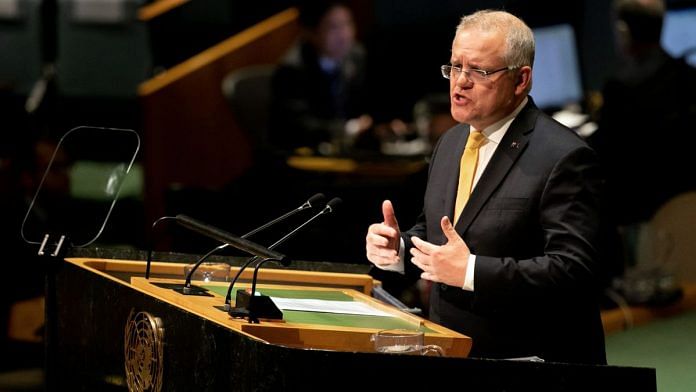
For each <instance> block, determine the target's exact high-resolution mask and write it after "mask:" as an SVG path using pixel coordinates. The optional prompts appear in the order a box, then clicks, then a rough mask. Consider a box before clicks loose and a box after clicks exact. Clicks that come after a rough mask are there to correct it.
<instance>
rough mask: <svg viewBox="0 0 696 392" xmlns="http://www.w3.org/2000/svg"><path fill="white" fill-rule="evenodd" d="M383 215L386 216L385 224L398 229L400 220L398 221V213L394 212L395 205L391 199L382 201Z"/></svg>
mask: <svg viewBox="0 0 696 392" xmlns="http://www.w3.org/2000/svg"><path fill="white" fill-rule="evenodd" d="M382 216H383V217H384V224H385V225H387V226H389V227H393V228H394V229H397V230H398V229H399V222H397V221H396V214H395V213H394V206H393V205H392V203H391V201H389V200H385V201H384V202H383V203H382Z"/></svg>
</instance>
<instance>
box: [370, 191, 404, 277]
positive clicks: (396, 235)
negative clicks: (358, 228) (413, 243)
mask: <svg viewBox="0 0 696 392" xmlns="http://www.w3.org/2000/svg"><path fill="white" fill-rule="evenodd" d="M382 216H383V218H384V221H383V222H382V223H375V224H373V225H370V227H369V228H368V229H367V236H366V237H365V243H366V246H365V249H366V251H367V259H368V260H370V262H371V263H372V264H375V265H377V266H378V267H386V266H389V265H393V264H396V263H398V262H399V246H400V243H401V242H400V239H401V231H400V230H399V223H398V222H397V221H396V216H395V215H394V207H393V206H392V203H391V202H390V201H389V200H385V201H384V202H383V203H382Z"/></svg>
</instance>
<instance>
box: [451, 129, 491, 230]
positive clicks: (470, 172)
mask: <svg viewBox="0 0 696 392" xmlns="http://www.w3.org/2000/svg"><path fill="white" fill-rule="evenodd" d="M485 140H486V137H485V136H483V133H481V131H474V130H472V131H471V132H469V139H467V141H466V148H465V149H464V153H463V154H462V159H461V161H460V162H459V187H458V188H457V200H456V202H455V204H454V223H457V221H458V220H459V216H460V215H461V214H462V210H464V206H465V205H466V202H467V201H468V200H469V195H470V194H471V185H472V184H473V183H474V175H475V174H476V166H477V165H478V155H479V154H478V153H479V147H481V144H483V142H484V141H485Z"/></svg>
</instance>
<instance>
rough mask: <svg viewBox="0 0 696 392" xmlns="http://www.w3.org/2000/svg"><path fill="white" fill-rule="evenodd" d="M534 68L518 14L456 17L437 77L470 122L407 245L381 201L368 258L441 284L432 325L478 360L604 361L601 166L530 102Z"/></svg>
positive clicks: (445, 142) (452, 144)
mask: <svg viewBox="0 0 696 392" xmlns="http://www.w3.org/2000/svg"><path fill="white" fill-rule="evenodd" d="M533 60H534V37H533V35H532V32H531V30H530V29H529V27H527V26H526V25H525V24H524V22H522V21H521V20H519V19H518V18H516V17H515V16H513V15H511V14H508V13H505V12H499V11H480V12H477V13H475V14H472V15H470V16H466V17H464V18H462V21H461V23H460V25H459V26H458V28H457V32H456V34H455V38H454V41H453V43H452V53H451V60H450V62H451V64H450V65H449V66H443V76H445V77H446V78H448V79H450V101H451V112H452V116H453V117H454V118H455V119H456V120H457V121H459V122H460V123H462V124H460V125H457V126H455V127H454V128H452V129H450V130H449V131H448V132H447V133H446V134H445V135H443V136H442V138H441V139H440V142H439V144H438V145H437V147H436V149H435V151H434V153H433V156H432V162H431V166H430V173H429V177H428V185H427V189H426V193H425V197H424V208H423V212H422V214H421V216H420V217H419V219H418V222H417V223H416V225H415V226H414V227H412V228H411V229H410V230H409V231H407V232H405V233H401V232H400V230H399V227H398V223H397V220H396V217H395V216H394V209H393V206H392V205H391V202H389V201H385V202H384V203H383V206H382V212H383V215H384V222H382V223H379V224H374V225H371V226H370V228H369V229H368V233H367V237H366V241H367V246H366V248H367V257H368V259H369V260H370V261H371V262H372V263H374V264H375V265H377V266H378V267H380V268H382V269H391V270H400V269H401V271H403V272H404V273H405V274H406V275H411V276H413V275H416V276H418V275H419V274H420V277H421V278H422V279H426V280H430V281H432V282H434V284H433V285H432V291H431V295H430V318H431V319H432V320H433V321H435V322H438V323H441V324H443V325H445V326H446V327H449V328H452V329H454V330H457V331H460V332H461V333H463V334H466V335H468V336H470V337H471V338H472V341H473V346H472V351H471V353H470V356H473V357H489V358H508V357H523V356H534V355H536V356H539V357H541V358H543V359H545V360H546V361H566V362H584V363H606V359H605V352H604V335H603V331H602V325H601V319H600V315H599V309H598V306H597V303H596V296H595V290H596V280H597V278H596V277H597V274H598V271H597V270H598V267H599V255H598V253H599V249H598V245H597V243H598V238H597V237H598V233H599V226H600V213H599V210H600V207H599V204H600V203H599V199H600V197H599V186H600V182H601V181H600V176H599V172H598V166H597V163H596V157H595V154H594V152H593V151H592V150H591V149H590V148H589V147H588V146H587V145H586V144H585V143H584V142H583V141H582V140H581V139H580V138H579V137H578V136H576V135H575V134H574V133H573V132H572V131H571V130H569V129H567V128H565V127H564V126H562V125H560V124H559V123H557V122H555V121H554V120H552V119H551V118H549V117H548V116H547V115H545V114H544V113H542V112H541V111H540V110H539V109H538V108H537V107H536V106H535V105H534V102H533V101H532V99H531V97H528V93H529V91H530V89H531V87H532V64H533ZM475 132H482V133H483V136H485V138H484V141H483V144H482V145H481V148H480V150H479V156H478V161H477V162H476V164H475V170H474V173H475V174H476V176H475V177H474V180H473V189H472V191H471V195H470V197H469V199H468V201H467V202H466V204H465V205H464V208H463V209H462V210H461V216H460V217H459V219H458V220H456V221H455V225H454V227H453V226H452V223H451V222H452V221H453V217H454V216H458V215H459V213H460V212H459V211H455V204H456V203H455V200H456V198H457V193H458V192H459V193H460V196H462V192H467V193H468V190H466V189H465V190H459V191H458V187H461V186H460V185H458V184H459V182H460V179H459V175H460V173H459V172H460V170H459V169H458V168H459V166H460V159H461V157H462V154H463V151H464V148H465V145H466V144H467V139H468V138H469V134H470V133H471V134H472V136H474V135H475ZM464 169H467V167H465V168H464ZM468 169H471V168H470V167H469V168H468ZM465 171H466V170H465ZM407 251H408V252H409V253H410V256H409V257H406V256H405V254H407V253H406V252H407ZM405 259H406V261H405V262H404V260H405ZM404 269H405V271H404Z"/></svg>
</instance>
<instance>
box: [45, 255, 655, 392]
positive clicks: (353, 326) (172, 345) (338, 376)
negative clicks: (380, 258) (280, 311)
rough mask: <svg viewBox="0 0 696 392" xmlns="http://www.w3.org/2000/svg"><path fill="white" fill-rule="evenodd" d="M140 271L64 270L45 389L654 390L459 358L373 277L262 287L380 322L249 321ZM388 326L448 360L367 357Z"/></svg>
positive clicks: (569, 372)
mask: <svg viewBox="0 0 696 392" xmlns="http://www.w3.org/2000/svg"><path fill="white" fill-rule="evenodd" d="M144 270H145V263H144V262H135V261H122V260H109V259H96V258H95V259H92V258H67V259H65V260H64V261H63V262H62V263H61V264H60V266H59V267H58V268H57V271H56V272H55V274H54V275H53V276H52V277H51V278H50V280H49V284H48V287H49V288H50V289H51V290H52V292H50V293H49V295H50V296H51V298H50V299H49V301H50V302H51V303H52V305H51V306H50V308H51V309H53V310H52V311H51V312H49V314H48V317H49V320H48V324H47V326H48V328H49V329H50V330H49V331H48V334H47V336H48V337H49V338H50V339H48V342H47V349H48V352H47V356H48V369H47V373H48V376H49V377H48V388H49V389H55V390H76V389H77V390H112V389H113V390H125V389H131V390H145V391H155V390H163V391H192V390H196V391H203V390H215V391H218V390H230V391H258V390H260V391H286V390H351V389H361V390H373V389H377V388H379V389H382V388H389V390H415V389H416V388H422V387H423V388H424V387H430V388H444V387H454V386H460V387H462V388H466V389H467V390H487V391H503V390H505V391H515V390H554V391H565V390H572V391H576V390H577V391H580V390H592V389H594V390H602V389H604V390H608V389H610V388H617V389H616V390H645V391H654V390H655V370H654V369H642V368H625V367H613V366H588V365H572V364H559V363H542V362H523V361H511V360H484V359H470V358H466V356H467V354H468V352H469V350H470V348H471V344H472V342H471V340H470V338H468V337H467V336H464V335H461V334H459V333H457V332H454V331H452V330H449V329H447V328H444V327H442V326H439V325H437V324H435V323H432V322H430V321H428V320H424V319H421V318H419V317H416V316H413V315H411V314H408V313H404V312H401V311H400V310H397V309H396V308H394V307H391V306H390V305H386V304H383V303H381V302H379V301H376V300H375V299H373V298H372V297H370V296H369V295H368V294H369V293H370V291H371V288H372V285H373V280H372V278H371V277H370V276H368V275H361V274H343V273H326V272H310V271H288V270H274V269H267V270H265V271H264V270H261V272H260V274H259V277H260V281H259V282H260V283H259V286H258V290H259V291H261V292H264V293H268V295H272V296H280V297H282V296H286V297H293V296H294V297H310V298H324V299H337V300H346V301H360V302H364V303H366V304H368V305H370V306H372V307H375V308H378V309H380V310H382V311H384V312H386V313H388V314H389V316H387V317H384V316H355V315H326V314H320V315H317V314H303V313H310V312H300V311H288V312H284V317H283V318H284V319H283V320H282V321H261V322H260V323H259V324H251V323H249V322H248V321H246V320H243V319H233V318H231V317H230V316H229V315H228V314H227V313H226V312H224V311H221V310H219V309H217V308H216V306H219V305H222V304H223V298H224V291H223V290H226V288H227V287H226V284H224V285H223V284H221V283H204V282H194V284H196V285H198V286H202V287H204V288H206V289H207V290H208V291H209V293H210V296H185V295H182V294H180V293H177V292H175V291H174V290H172V289H169V288H164V287H161V285H158V284H159V283H172V282H179V283H181V282H183V271H184V264H176V263H163V262H155V263H153V267H152V275H151V278H150V279H149V280H146V279H145V278H144V277H143V274H144ZM234 272H236V271H233V273H234ZM243 277H244V275H243ZM221 294H222V295H221ZM390 328H409V329H421V330H423V331H424V332H425V340H426V341H425V343H426V344H437V345H439V346H441V347H442V348H443V349H444V352H445V356H444V357H432V356H420V355H400V354H383V353H377V352H374V349H373V348H372V343H371V340H370V338H371V336H372V334H374V333H375V332H377V331H379V330H382V329H390ZM570 338H572V337H570ZM474 344H475V342H474Z"/></svg>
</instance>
